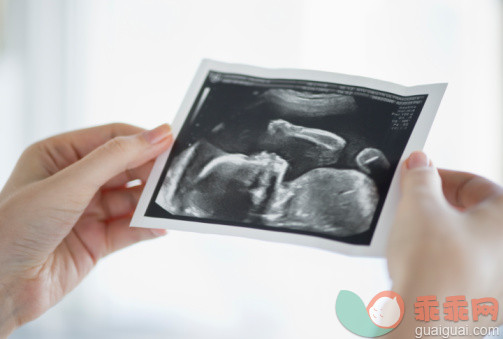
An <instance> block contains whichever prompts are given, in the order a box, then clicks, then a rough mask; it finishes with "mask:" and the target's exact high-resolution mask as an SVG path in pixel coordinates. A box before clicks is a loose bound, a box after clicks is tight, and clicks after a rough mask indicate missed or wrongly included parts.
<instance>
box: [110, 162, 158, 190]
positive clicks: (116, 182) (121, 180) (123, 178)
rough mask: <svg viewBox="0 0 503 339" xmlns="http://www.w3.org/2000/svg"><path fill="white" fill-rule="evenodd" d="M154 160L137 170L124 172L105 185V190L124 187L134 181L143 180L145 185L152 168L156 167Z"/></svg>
mask: <svg viewBox="0 0 503 339" xmlns="http://www.w3.org/2000/svg"><path fill="white" fill-rule="evenodd" d="M154 162H155V161H154V160H151V161H149V162H147V163H146V164H144V165H141V166H139V167H137V168H133V169H130V170H127V171H124V172H122V173H120V174H118V175H116V176H115V177H113V178H112V179H110V180H109V181H108V182H107V183H105V184H104V185H103V188H105V189H111V188H118V187H124V186H125V185H126V184H127V183H128V182H131V181H133V180H141V182H143V183H145V182H146V181H147V179H148V176H149V175H150V172H151V171H152V167H154Z"/></svg>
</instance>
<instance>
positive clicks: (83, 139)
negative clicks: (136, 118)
mask: <svg viewBox="0 0 503 339" xmlns="http://www.w3.org/2000/svg"><path fill="white" fill-rule="evenodd" d="M143 131H145V129H143V128H141V127H137V126H133V125H128V124H123V123H113V124H107V125H101V126H95V127H89V128H84V129H80V130H77V131H71V132H66V133H63V134H59V135H56V136H54V137H51V138H49V139H47V141H48V144H49V145H53V146H56V147H55V148H57V150H58V151H64V152H66V153H67V154H68V155H69V156H70V155H73V156H74V160H75V161H77V160H79V159H82V158H83V157H85V156H86V155H87V154H89V153H90V152H91V151H93V150H94V149H96V148H98V147H99V146H101V145H103V144H105V143H106V142H108V141H109V140H112V139H114V138H116V137H118V136H127V135H134V134H139V133H141V132H143Z"/></svg>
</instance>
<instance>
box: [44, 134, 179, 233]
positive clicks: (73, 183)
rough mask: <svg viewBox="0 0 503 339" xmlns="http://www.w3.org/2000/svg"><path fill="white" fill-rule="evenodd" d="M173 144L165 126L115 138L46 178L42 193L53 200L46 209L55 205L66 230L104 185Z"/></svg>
mask: <svg viewBox="0 0 503 339" xmlns="http://www.w3.org/2000/svg"><path fill="white" fill-rule="evenodd" d="M172 140H173V138H172V134H171V129H170V128H169V126H168V125H161V126H159V127H157V128H155V129H153V130H151V131H148V132H143V133H140V134H136V135H133V136H127V137H124V136H122V137H116V138H114V139H112V140H110V141H109V142H107V143H105V144H104V145H102V146H100V147H98V148H97V149H96V150H94V151H92V152H91V153H89V154H88V155H87V156H86V157H84V158H83V159H81V160H80V161H78V162H76V163H74V164H72V165H71V166H69V167H67V168H65V169H64V170H62V171H60V172H58V173H57V174H55V175H53V176H51V177H49V178H47V179H46V180H45V181H44V182H43V184H44V190H46V191H47V194H49V195H51V197H52V199H50V201H46V202H44V203H43V204H48V205H49V206H47V208H49V209H54V205H55V204H58V210H60V211H61V212H59V213H61V214H64V219H62V220H65V223H64V224H65V225H64V226H66V227H68V228H69V227H71V226H72V225H73V224H72V222H76V220H77V219H78V218H79V217H80V214H81V213H82V212H83V211H84V209H85V208H86V207H87V206H88V204H89V202H90V201H91V199H92V198H93V196H94V195H95V194H96V192H97V191H98V190H99V189H100V187H101V186H102V185H103V184H105V183H106V182H107V181H108V180H110V179H111V178H113V177H115V176H117V175H118V174H120V173H122V172H125V171H126V170H129V169H132V168H137V167H139V166H141V165H143V164H145V163H146V162H148V161H150V160H152V159H153V158H154V157H156V156H157V155H159V154H160V153H161V152H163V151H165V150H166V149H167V148H168V147H169V146H170V145H171V143H172ZM48 200H49V199H48ZM61 206H64V208H61ZM61 226H62V225H56V224H55V225H53V227H61Z"/></svg>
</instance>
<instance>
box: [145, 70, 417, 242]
mask: <svg viewBox="0 0 503 339" xmlns="http://www.w3.org/2000/svg"><path fill="white" fill-rule="evenodd" d="M347 87H348V86H344V89H345V91H342V90H340V89H339V87H337V85H334V84H332V86H327V84H324V83H318V84H317V83H313V82H303V81H301V80H282V79H272V80H271V79H261V78H252V77H246V76H236V75H232V74H225V73H217V72H211V73H210V74H209V76H208V78H207V79H206V81H205V83H204V85H203V87H202V88H201V90H200V93H199V95H198V98H197V100H196V102H195V103H194V105H193V107H192V109H191V111H190V113H189V115H188V116H187V119H186V121H185V123H184V125H183V127H182V129H181V131H180V134H179V135H178V138H177V140H176V141H175V144H174V147H173V149H172V151H171V153H170V156H169V158H168V160H167V163H166V166H165V168H164V171H163V174H162V176H161V181H160V182H159V183H158V186H157V188H156V192H155V194H154V196H153V199H152V201H151V203H150V205H149V208H148V209H147V212H146V215H147V216H155V217H165V218H174V219H181V220H194V221H200V222H210V223H220V224H227V225H234V226H243V227H254V228H261V229H268V230H276V231H286V232H296V233H303V234H310V235H317V236H322V237H326V238H331V239H336V240H340V241H345V242H348V243H357V244H369V243H370V241H371V239H372V234H373V230H374V228H375V224H376V221H377V219H378V216H379V213H380V210H381V209H382V205H383V202H384V198H385V196H386V194H387V191H388V188H389V185H390V183H391V179H392V177H393V173H394V171H395V169H396V166H397V163H398V160H399V158H400V155H401V153H402V152H403V149H404V148H405V145H406V143H407V140H408V137H409V135H410V133H411V130H412V128H413V124H411V126H410V127H408V128H403V129H398V130H396V129H393V128H392V125H393V114H394V113H396V111H397V107H398V103H393V102H390V100H379V99H376V98H375V97H371V96H369V95H358V94H353V95H347V94H341V93H344V92H347ZM353 92H355V93H356V91H353ZM423 103H424V102H423ZM421 107H422V105H418V106H417V112H416V113H415V115H414V116H413V117H412V120H413V122H415V119H416V120H417V116H418V114H419V112H420V110H421Z"/></svg>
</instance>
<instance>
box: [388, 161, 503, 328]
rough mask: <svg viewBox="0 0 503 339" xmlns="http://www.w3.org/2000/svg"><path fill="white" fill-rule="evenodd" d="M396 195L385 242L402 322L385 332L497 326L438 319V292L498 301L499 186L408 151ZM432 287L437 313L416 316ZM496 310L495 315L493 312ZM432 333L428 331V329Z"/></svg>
mask: <svg viewBox="0 0 503 339" xmlns="http://www.w3.org/2000/svg"><path fill="white" fill-rule="evenodd" d="M401 187H402V198H401V201H400V204H399V207H398V213H397V215H396V219H395V223H394V225H393V229H392V232H391V236H390V239H389V242H388V253H387V258H388V269H389V274H390V277H391V279H392V281H393V291H395V292H397V293H399V294H400V295H401V296H402V297H403V299H404V303H405V307H406V310H405V315H404V318H403V321H402V323H401V324H400V325H399V326H398V327H397V328H396V329H395V330H394V331H392V332H391V333H390V334H389V335H387V336H386V337H387V338H413V337H414V330H415V328H416V327H418V326H439V325H442V326H465V325H468V326H470V327H471V328H473V326H479V327H481V326H491V327H492V326H498V325H500V324H501V322H500V321H497V322H492V321H489V320H488V319H486V318H485V317H483V318H481V319H480V320H479V321H478V322H473V321H472V320H471V319H472V317H471V314H470V316H469V321H466V322H463V321H461V322H459V323H454V322H448V321H445V320H444V319H443V316H444V314H443V311H442V303H443V302H444V301H445V297H448V296H457V295H465V296H466V299H467V301H468V303H470V300H471V299H472V298H482V297H493V298H496V299H497V300H499V302H500V303H501V302H503V284H501V281H503V270H502V269H501V262H502V261H503V246H501V241H502V239H503V189H502V188H501V187H500V186H499V185H497V184H495V183H493V182H491V181H489V180H487V179H484V178H481V177H479V176H476V175H473V174H469V173H463V172H455V171H448V170H437V169H436V168H435V167H434V166H433V164H432V163H431V161H429V160H428V158H427V157H426V155H425V154H424V153H421V152H415V153H413V154H412V155H411V157H410V158H409V159H408V161H407V162H405V164H404V166H403V168H402V182H401ZM426 295H436V296H437V300H438V301H439V304H440V308H439V315H440V320H439V321H433V322H422V321H416V320H415V319H414V318H415V315H414V303H415V302H416V298H417V297H420V296H426ZM499 318H501V316H499ZM429 338H434V337H429Z"/></svg>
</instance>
